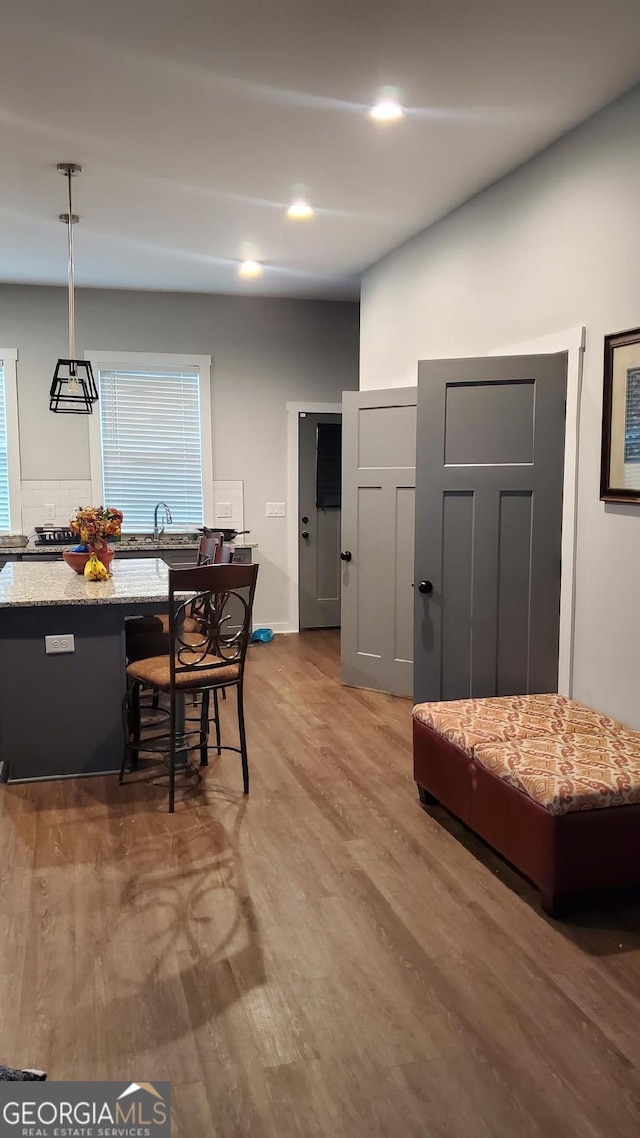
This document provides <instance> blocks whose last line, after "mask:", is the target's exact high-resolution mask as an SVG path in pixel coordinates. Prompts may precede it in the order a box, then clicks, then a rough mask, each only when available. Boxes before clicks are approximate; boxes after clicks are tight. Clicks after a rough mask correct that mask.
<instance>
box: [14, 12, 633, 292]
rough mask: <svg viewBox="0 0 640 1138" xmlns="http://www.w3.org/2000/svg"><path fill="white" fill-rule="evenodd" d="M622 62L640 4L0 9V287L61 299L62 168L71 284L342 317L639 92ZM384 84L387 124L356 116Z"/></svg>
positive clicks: (628, 56)
mask: <svg viewBox="0 0 640 1138" xmlns="http://www.w3.org/2000/svg"><path fill="white" fill-rule="evenodd" d="M639 47H640V2H639V0H2V13H1V24H0V280H5V281H21V282H33V283H55V284H61V283H64V281H65V279H66V261H65V253H66V236H65V231H64V228H63V226H62V225H61V224H60V223H59V222H58V221H57V215H58V213H59V212H61V211H62V210H63V209H64V206H65V184H64V182H63V180H62V178H61V177H60V175H59V174H57V173H56V170H55V166H56V163H58V162H61V161H74V162H80V163H81V164H82V165H83V167H84V172H83V174H82V177H81V178H80V179H79V180H76V182H75V183H74V188H75V192H76V201H75V209H76V211H77V212H79V213H80V215H81V218H82V221H81V225H80V226H79V228H78V231H77V237H76V242H77V280H78V283H79V284H84V285H94V286H107V287H118V288H120V287H126V288H157V289H181V290H182V289H185V290H193V291H205V292H243V293H252V292H253V293H260V294H272V295H287V296H322V297H329V296H335V297H343V296H355V295H357V291H358V288H357V275H358V274H359V272H360V271H361V270H362V269H363V268H365V267H366V266H368V265H369V264H371V263H372V262H374V261H375V260H377V259H378V258H379V257H381V256H382V255H383V254H384V253H386V252H387V251H388V250H390V249H392V248H394V247H395V246H396V245H398V244H400V243H401V242H402V241H404V240H405V239H406V238H407V237H409V236H410V235H411V234H413V233H415V232H417V231H419V230H420V229H422V228H424V227H425V226H426V225H428V224H429V223H431V222H432V221H434V220H435V219H436V218H438V217H441V216H442V215H443V214H444V213H446V212H448V211H449V210H450V209H452V208H453V207H454V206H456V205H457V204H459V203H460V202H462V201H464V200H465V199H466V198H468V197H470V196H471V195H472V194H473V193H475V192H476V191H477V190H478V189H480V188H482V187H483V186H486V185H487V184H489V183H490V182H492V181H493V180H495V179H496V178H497V177H499V176H500V175H501V174H503V173H505V172H506V171H508V170H510V169H512V168H513V167H515V166H516V165H518V164H519V163H521V162H522V161H523V160H524V159H526V158H527V157H529V156H530V155H532V154H534V153H535V152H536V151H538V150H539V149H541V148H542V147H543V146H544V145H546V144H547V143H548V142H550V141H551V140H553V139H555V138H557V137H558V136H559V135H560V134H562V133H563V132H564V131H565V130H567V129H568V128H570V127H571V126H573V125H574V124H575V123H577V122H579V121H580V120H581V119H583V118H585V117H586V116H587V115H588V114H589V113H591V112H592V111H594V110H596V109H597V108H598V107H600V106H602V105H604V104H605V103H607V102H609V101H610V100H611V99H613V98H615V97H616V96H617V95H618V94H620V93H622V92H623V91H624V90H626V89H627V88H629V87H630V86H632V85H633V84H634V83H635V82H636V81H638V80H639V79H640V50H639ZM385 84H394V85H396V86H397V87H398V88H399V89H400V91H401V94H402V100H403V102H404V104H405V105H406V107H407V108H408V113H407V115H406V117H405V119H404V120H403V121H402V122H399V123H396V124H376V123H374V122H371V121H370V120H369V119H368V118H367V117H366V114H365V111H366V108H367V106H368V105H369V104H370V103H371V102H372V101H373V99H374V97H375V95H376V93H377V90H378V88H379V87H380V86H382V85H385ZM298 184H303V185H306V186H307V187H308V194H309V197H310V199H311V201H312V203H313V204H314V206H315V207H316V208H317V216H316V217H315V218H314V220H313V221H311V222H307V223H301V222H298V223H293V222H291V221H288V220H287V219H286V218H285V216H284V208H285V205H286V203H287V202H288V200H289V199H290V197H291V193H292V187H293V186H295V185H298ZM243 256H252V257H256V258H258V259H259V260H261V261H263V262H264V263H265V264H266V265H267V266H268V267H267V269H266V270H265V272H264V274H263V276H262V277H261V278H260V279H259V280H258V281H241V280H238V279H237V276H236V268H237V262H238V259H239V258H242V257H243Z"/></svg>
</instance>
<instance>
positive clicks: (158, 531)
mask: <svg viewBox="0 0 640 1138" xmlns="http://www.w3.org/2000/svg"><path fill="white" fill-rule="evenodd" d="M158 510H164V521H163V523H162V525H161V526H159V525H158ZM172 521H173V518H172V517H171V510H170V509H169V507H168V505H167V503H166V502H158V503H157V504H156V508H155V510H154V511H153V540H154V541H157V540H158V538H160V537H162V535H163V533H164V527H165V525H166V524H168V525H171V522H172Z"/></svg>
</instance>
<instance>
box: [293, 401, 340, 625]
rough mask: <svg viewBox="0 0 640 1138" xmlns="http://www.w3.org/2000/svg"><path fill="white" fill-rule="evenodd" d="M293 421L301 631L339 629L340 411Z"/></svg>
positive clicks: (316, 414) (307, 415)
mask: <svg viewBox="0 0 640 1138" xmlns="http://www.w3.org/2000/svg"><path fill="white" fill-rule="evenodd" d="M298 423H299V426H298V432H299V434H298V505H299V518H298V522H299V527H300V528H299V538H298V580H299V601H300V629H301V630H302V629H305V628H338V626H339V624H340V518H341V507H340V497H341V495H340V447H341V439H340V429H341V424H342V415H340V414H337V413H335V414H331V413H329V412H327V413H324V412H323V413H316V412H314V413H310V412H302V413H301V414H300V416H299V420H298ZM325 428H328V431H327V432H326V434H325V435H323V434H322V432H323V431H324V430H325ZM327 436H328V437H327ZM331 436H333V438H332V437H331ZM335 448H337V450H335Z"/></svg>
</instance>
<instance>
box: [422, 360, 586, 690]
mask: <svg viewBox="0 0 640 1138" xmlns="http://www.w3.org/2000/svg"><path fill="white" fill-rule="evenodd" d="M418 377H419V378H418V429H417V480H416V487H417V489H416V559H415V581H416V591H415V644H416V652H415V685H414V696H415V699H416V700H417V701H421V700H439V699H459V698H466V697H469V696H494V695H517V694H526V693H534V692H547V691H556V690H557V682H558V641H559V619H560V568H561V560H560V556H561V537H562V488H563V469H564V437H565V410H566V407H565V399H566V377H567V355H566V353H565V352H561V353H558V354H555V355H542V356H504V357H491V358H487V359H484V358H481V359H460V360H425V361H421V362H420V364H419V369H418Z"/></svg>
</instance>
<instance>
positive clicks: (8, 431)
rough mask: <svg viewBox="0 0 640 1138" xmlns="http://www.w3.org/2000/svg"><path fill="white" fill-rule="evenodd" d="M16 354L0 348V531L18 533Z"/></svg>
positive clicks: (20, 514)
mask: <svg viewBox="0 0 640 1138" xmlns="http://www.w3.org/2000/svg"><path fill="white" fill-rule="evenodd" d="M17 357H18V353H17V352H16V351H6V350H5V351H3V350H2V349H0V533H19V532H20V530H21V528H22V510H21V505H20V446H19V438H18V405H17V392H16V360H17Z"/></svg>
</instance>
